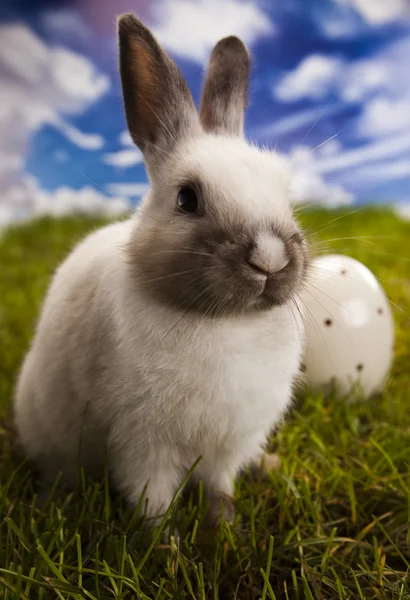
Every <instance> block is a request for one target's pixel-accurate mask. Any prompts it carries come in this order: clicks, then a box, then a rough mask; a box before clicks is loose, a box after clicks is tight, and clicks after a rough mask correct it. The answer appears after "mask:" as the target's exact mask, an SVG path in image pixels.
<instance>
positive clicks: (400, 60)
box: [272, 36, 410, 102]
mask: <svg viewBox="0 0 410 600" xmlns="http://www.w3.org/2000/svg"><path fill="white" fill-rule="evenodd" d="M409 54H410V36H408V37H407V38H404V39H401V40H398V41H394V42H392V43H391V44H390V45H388V46H386V47H385V48H384V49H383V50H381V51H380V52H378V53H377V54H375V55H374V56H373V57H372V58H366V59H362V60H356V61H351V62H347V61H346V60H342V59H340V58H337V57H329V56H327V55H324V54H311V55H310V56H307V57H306V58H305V59H303V60H302V62H301V63H299V64H298V65H297V66H296V67H295V69H293V70H292V71H289V72H287V73H285V75H283V77H282V78H281V79H280V80H279V82H278V83H277V84H276V85H275V86H274V87H273V89H272V93H273V95H274V97H275V98H277V99H278V100H281V101H282V102H295V101H298V100H300V99H302V98H313V99H319V98H323V97H325V96H330V95H331V94H332V93H335V94H337V96H338V97H339V98H340V99H341V100H344V101H346V102H361V101H363V100H367V99H369V98H371V97H374V96H375V95H376V94H380V93H381V92H383V93H385V94H388V95H389V97H391V98H398V97H403V96H404V95H406V96H407V97H409V95H410V80H409V77H408V63H407V57H408V56H409Z"/></svg>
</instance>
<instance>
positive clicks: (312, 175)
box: [289, 146, 354, 207]
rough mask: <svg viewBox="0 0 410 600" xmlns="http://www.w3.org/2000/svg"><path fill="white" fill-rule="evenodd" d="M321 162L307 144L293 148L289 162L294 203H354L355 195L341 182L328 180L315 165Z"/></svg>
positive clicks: (330, 204) (335, 204)
mask: <svg viewBox="0 0 410 600" xmlns="http://www.w3.org/2000/svg"><path fill="white" fill-rule="evenodd" d="M317 162H320V159H319V158H317V155H316V154H315V152H314V151H313V150H311V149H310V148H308V147H307V146H298V147H296V148H294V149H293V151H292V153H291V156H290V159H289V164H290V167H291V170H292V184H291V196H292V200H293V202H294V203H296V204H299V203H303V204H306V203H308V204H312V203H313V204H321V205H324V206H329V207H337V206H343V205H348V204H352V203H353V202H354V195H353V194H352V193H350V192H349V191H348V190H346V189H345V188H344V187H343V186H342V185H341V184H336V183H333V182H329V181H326V180H325V178H324V177H323V175H322V174H321V173H320V172H318V171H317V170H316V169H315V168H314V165H315V164H316V163H317Z"/></svg>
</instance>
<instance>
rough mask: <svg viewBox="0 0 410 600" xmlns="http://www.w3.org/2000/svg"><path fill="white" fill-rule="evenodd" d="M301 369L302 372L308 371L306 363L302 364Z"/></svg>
mask: <svg viewBox="0 0 410 600" xmlns="http://www.w3.org/2000/svg"><path fill="white" fill-rule="evenodd" d="M300 370H301V372H302V373H306V365H305V364H304V363H302V364H301V365H300Z"/></svg>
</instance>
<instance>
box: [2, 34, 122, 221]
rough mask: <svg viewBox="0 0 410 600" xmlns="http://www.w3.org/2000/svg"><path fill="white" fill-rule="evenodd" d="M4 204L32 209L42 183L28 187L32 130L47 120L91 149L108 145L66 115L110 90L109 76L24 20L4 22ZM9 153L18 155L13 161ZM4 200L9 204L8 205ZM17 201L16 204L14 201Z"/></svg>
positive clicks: (17, 209)
mask: <svg viewBox="0 0 410 600" xmlns="http://www.w3.org/2000/svg"><path fill="white" fill-rule="evenodd" d="M0 38H1V41H2V43H1V46H0V76H1V87H0V165H2V168H1V170H0V207H1V214H2V215H3V217H2V218H3V220H4V219H5V218H6V217H5V215H6V214H7V215H10V214H12V215H14V214H20V213H21V214H24V215H26V214H29V211H30V210H34V209H35V207H36V206H37V204H36V202H37V201H38V200H34V199H33V198H34V197H35V198H37V199H38V198H39V197H40V196H39V194H40V192H39V190H38V186H37V188H36V189H35V190H34V188H33V186H32V185H30V186H28V184H27V177H26V175H25V174H24V171H23V169H24V163H25V156H26V153H27V149H28V147H29V143H30V139H31V136H32V135H33V133H35V132H36V131H37V130H39V129H40V128H41V127H42V126H44V125H46V124H48V125H52V126H54V127H56V128H57V129H58V130H59V131H61V132H62V133H63V134H64V135H65V136H66V137H67V138H68V139H69V140H70V141H71V142H72V143H74V144H76V145H78V146H80V147H81V148H84V149H87V150H98V149H99V148H101V147H102V146H103V144H104V140H103V138H102V137H101V136H100V135H97V134H89V133H84V132H82V131H79V130H78V129H77V128H75V127H73V126H72V125H71V124H69V123H68V122H67V121H66V117H67V115H78V114H81V113H83V112H84V111H85V110H86V109H87V108H88V107H89V106H90V105H92V104H93V103H94V102H96V101H97V100H98V99H99V98H101V96H102V95H103V94H105V93H106V91H107V90H108V87H109V85H110V82H109V79H108V77H107V76H106V75H103V74H100V73H98V72H97V70H96V69H95V67H94V66H93V64H92V63H91V62H90V61H89V60H88V59H86V58H85V57H83V56H81V55H79V54H76V53H74V52H71V51H70V50H67V49H63V48H57V47H56V48H51V47H49V46H47V45H46V44H45V43H44V42H43V41H42V40H41V39H40V38H39V37H38V36H37V35H36V34H35V33H34V32H33V31H31V30H30V29H29V28H28V27H27V26H25V25H21V24H7V25H1V26H0ZM11 157H15V159H13V160H10V158H11ZM6 201H7V202H8V203H9V204H10V203H11V204H10V206H8V207H6V208H5V206H6ZM13 203H14V204H15V206H13Z"/></svg>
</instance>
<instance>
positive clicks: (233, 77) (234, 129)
mask: <svg viewBox="0 0 410 600" xmlns="http://www.w3.org/2000/svg"><path fill="white" fill-rule="evenodd" d="M249 71H250V56H249V52H248V50H247V48H246V46H245V45H244V44H243V42H242V41H241V40H240V39H239V38H237V37H235V36H230V37H226V38H224V39H222V40H220V41H219V42H218V43H217V44H216V46H215V48H214V49H213V51H212V54H211V58H210V60H209V66H208V73H207V76H206V80H205V85H204V90H203V93H202V100H201V108H200V112H199V116H200V120H201V124H202V126H203V128H204V129H205V130H206V131H212V132H214V133H225V134H231V135H243V126H244V117H245V108H246V103H247V96H248V79H249Z"/></svg>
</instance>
